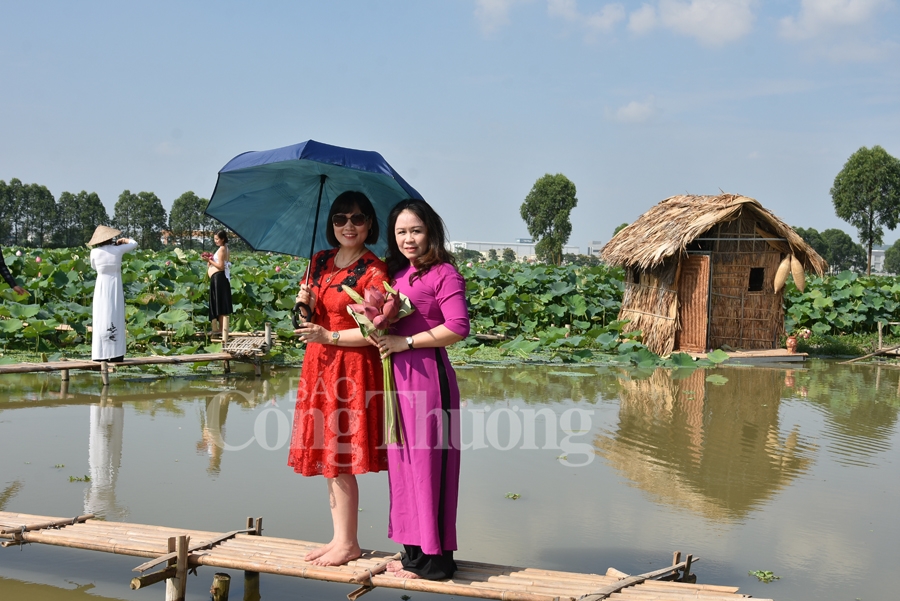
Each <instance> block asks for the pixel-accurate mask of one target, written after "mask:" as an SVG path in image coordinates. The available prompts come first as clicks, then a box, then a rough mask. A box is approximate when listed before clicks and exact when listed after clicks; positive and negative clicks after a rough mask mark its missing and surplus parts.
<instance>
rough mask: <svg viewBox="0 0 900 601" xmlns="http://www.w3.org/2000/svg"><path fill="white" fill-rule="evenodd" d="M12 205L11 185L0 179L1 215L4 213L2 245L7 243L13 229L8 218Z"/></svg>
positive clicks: (0, 235)
mask: <svg viewBox="0 0 900 601" xmlns="http://www.w3.org/2000/svg"><path fill="white" fill-rule="evenodd" d="M11 206H12V200H11V199H10V191H9V186H7V185H6V182H5V181H3V180H2V179H0V215H3V219H0V245H2V244H5V243H6V241H7V239H8V238H9V233H10V232H11V231H12V223H11V222H10V220H9V219H7V216H8V215H9V214H10V210H11Z"/></svg>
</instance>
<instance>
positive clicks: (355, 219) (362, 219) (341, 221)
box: [331, 213, 369, 227]
mask: <svg viewBox="0 0 900 601" xmlns="http://www.w3.org/2000/svg"><path fill="white" fill-rule="evenodd" d="M347 221H350V223H352V224H353V225H355V226H356V227H362V226H364V225H365V224H366V222H367V221H369V218H368V217H366V216H365V215H363V214H362V213H353V214H352V215H350V216H349V217H348V216H347V215H344V214H343V213H336V214H334V215H332V216H331V223H333V224H334V225H335V226H336V227H344V226H345V225H347Z"/></svg>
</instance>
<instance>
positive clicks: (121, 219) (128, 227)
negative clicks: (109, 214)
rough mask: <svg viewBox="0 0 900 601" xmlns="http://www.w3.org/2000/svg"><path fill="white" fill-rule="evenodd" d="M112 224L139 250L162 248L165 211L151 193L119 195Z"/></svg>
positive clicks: (124, 192)
mask: <svg viewBox="0 0 900 601" xmlns="http://www.w3.org/2000/svg"><path fill="white" fill-rule="evenodd" d="M113 224H114V225H115V227H117V228H118V229H120V230H122V233H123V234H125V235H126V236H129V237H131V238H134V239H135V240H136V241H137V243H138V245H139V246H140V247H141V248H147V249H152V250H159V249H160V248H162V246H163V244H162V231H163V230H164V229H165V227H166V210H165V209H164V208H163V206H162V202H161V201H160V200H159V197H158V196H156V194H154V193H153V192H140V193H138V194H132V193H131V192H130V191H129V190H125V191H123V192H122V193H121V194H119V200H117V201H116V207H115V215H114V216H113Z"/></svg>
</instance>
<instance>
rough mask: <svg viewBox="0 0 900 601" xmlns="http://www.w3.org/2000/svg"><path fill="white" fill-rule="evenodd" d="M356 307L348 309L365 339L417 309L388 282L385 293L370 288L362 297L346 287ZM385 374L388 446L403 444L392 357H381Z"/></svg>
mask: <svg viewBox="0 0 900 601" xmlns="http://www.w3.org/2000/svg"><path fill="white" fill-rule="evenodd" d="M342 288H343V290H344V292H346V293H347V294H348V295H349V296H350V298H351V299H353V300H354V301H356V302H355V303H354V304H350V305H347V310H348V312H349V313H350V315H351V316H353V319H354V320H355V321H356V324H357V325H358V326H359V330H360V333H361V334H362V335H363V336H364V337H368V336H370V335H371V334H377V335H383V334H386V333H387V329H388V327H389V326H390V325H391V324H392V323H393V322H395V321H397V320H398V319H400V318H402V317H405V316H407V315H409V314H410V313H412V312H413V311H414V310H415V309H414V308H413V306H412V303H410V302H409V298H407V297H406V296H404V295H402V294H400V293H399V292H397V291H396V290H394V289H393V288H392V287H391V286H390V285H389V284H388V283H387V282H384V289H385V292H381V291H380V290H378V288H367V289H366V290H365V291H364V292H363V294H364V295H365V296H364V297H363V296H360V295H359V293H358V292H356V291H355V290H354V289H353V288H350V287H348V286H346V285H344V286H342ZM381 368H382V375H383V376H384V440H385V442H387V443H394V442H396V443H399V444H401V445H402V444H403V433H402V432H401V430H400V426H399V421H398V418H397V416H398V415H400V409H399V405H398V402H397V386H396V384H395V383H394V371H393V369H392V368H391V358H390V357H382V358H381Z"/></svg>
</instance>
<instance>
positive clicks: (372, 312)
mask: <svg viewBox="0 0 900 601" xmlns="http://www.w3.org/2000/svg"><path fill="white" fill-rule="evenodd" d="M365 314H366V317H368V318H369V321H372V320H373V319H375V318H376V317H378V316H379V315H381V311H379V310H378V307H373V306H371V305H366V311H365Z"/></svg>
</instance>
